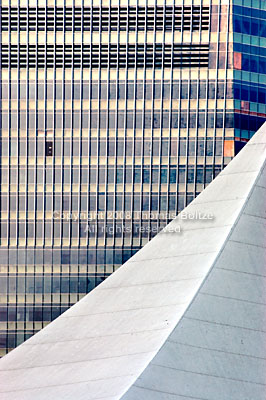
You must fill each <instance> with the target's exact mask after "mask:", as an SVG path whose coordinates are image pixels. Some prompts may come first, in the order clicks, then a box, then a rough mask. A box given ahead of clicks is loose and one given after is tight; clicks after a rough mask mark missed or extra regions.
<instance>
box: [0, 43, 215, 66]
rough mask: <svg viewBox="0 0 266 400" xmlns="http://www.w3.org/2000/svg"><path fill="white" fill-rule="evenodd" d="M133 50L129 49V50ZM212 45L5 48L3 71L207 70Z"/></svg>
mask: <svg viewBox="0 0 266 400" xmlns="http://www.w3.org/2000/svg"><path fill="white" fill-rule="evenodd" d="M129 47H130V48H129ZM208 61H209V46H208V45H206V44H203V45H199V44H196V45H183V46H182V45H179V46H178V47H175V46H173V47H172V46H168V47H167V46H162V45H161V44H158V45H157V44H155V45H154V46H151V47H150V45H149V46H148V45H146V46H138V45H130V46H128V48H127V47H126V46H125V47H121V46H120V47H119V46H117V45H116V46H115V45H112V46H110V47H109V48H108V46H99V45H92V46H90V45H68V46H56V45H49V46H46V49H45V46H43V45H28V46H27V45H20V46H17V45H2V46H1V62H0V66H1V68H72V67H74V68H135V67H136V68H162V67H166V68H182V67H186V68H187V67H190V66H191V67H208Z"/></svg>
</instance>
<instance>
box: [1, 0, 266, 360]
mask: <svg viewBox="0 0 266 400" xmlns="http://www.w3.org/2000/svg"><path fill="white" fill-rule="evenodd" d="M263 8H265V1H264V0H262V1H259V0H243V2H242V1H241V0H194V1H191V0H183V1H181V0H176V1H175V2H174V1H173V0H172V1H168V0H167V1H163V0H160V1H159V0H158V1H155V0H153V1H148V2H147V1H146V0H140V1H138V2H137V1H136V0H135V1H126V0H120V1H119V0H115V1H105V0H102V1H100V0H98V1H93V2H92V1H86V2H84V1H83V0H78V1H75V2H72V1H69V0H65V1H63V0H57V1H53V0H48V1H46V3H41V2H36V1H35V0H34V1H32V0H29V1H26V0H20V1H16V0H2V2H1V243H0V246H1V247H0V262H1V265H0V274H1V277H0V320H1V322H0V329H1V330H0V347H1V355H3V354H5V352H7V351H9V350H10V349H12V348H14V347H15V346H17V345H18V344H20V343H22V342H23V341H24V340H25V339H26V338H28V337H29V336H31V335H32V334H33V333H34V332H36V331H38V330H39V329H40V328H42V327H43V326H44V325H46V324H47V323H48V322H49V321H51V320H52V319H54V318H55V317H57V316H58V315H59V314H60V313H62V312H63V311H65V310H66V309H67V308H68V307H69V306H70V305H72V304H73V303H75V302H76V301H77V300H78V299H80V298H81V297H83V296H84V295H85V294H86V293H87V292H88V291H90V290H91V289H92V288H93V287H94V286H95V285H97V284H98V283H100V282H101V281H102V280H103V279H105V277H106V276H108V275H110V274H111V273H112V272H113V271H114V270H115V269H116V268H118V267H119V266H120V265H121V264H122V263H123V262H124V261H126V260H127V259H128V258H129V257H130V256H131V255H132V254H134V253H135V252H136V251H137V250H138V249H139V248H140V247H141V246H143V245H144V244H145V243H146V242H147V241H148V240H149V239H150V238H151V237H152V236H153V235H155V234H156V233H157V232H158V230H159V229H160V228H162V227H163V226H165V225H166V224H167V222H168V221H169V220H170V219H171V218H172V217H173V216H174V215H176V213H177V212H179V211H181V210H182V209H183V208H184V207H185V205H187V204H188V203H190V201H191V200H192V199H193V198H194V197H195V196H196V195H197V194H198V193H200V192H201V191H202V190H203V188H204V187H205V186H206V185H207V184H208V183H209V182H211V180H212V179H213V178H214V177H215V176H216V175H217V174H218V173H219V172H220V171H221V169H222V168H223V167H224V166H225V165H227V164H228V162H229V161H230V160H231V159H232V157H233V156H234V155H235V154H236V152H237V151H238V150H239V148H241V146H242V145H243V143H244V142H245V141H246V140H248V139H249V137H250V136H252V134H253V133H254V132H255V131H256V130H257V129H258V127H259V126H260V125H261V124H262V122H263V121H264V120H265V119H266V109H265V96H266V81H265V80H266V74H265V72H266V64H265V62H266V61H264V60H266V59H265V58H264V52H265V50H264V48H265V42H266V38H265V37H266V33H265V32H266V28H265V27H266V20H265V19H266V17H265V14H266V10H265V11H263Z"/></svg>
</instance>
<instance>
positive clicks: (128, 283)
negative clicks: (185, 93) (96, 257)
mask: <svg viewBox="0 0 266 400" xmlns="http://www.w3.org/2000/svg"><path fill="white" fill-rule="evenodd" d="M265 158H266V124H265V125H264V126H263V127H262V128H261V129H260V130H259V131H258V132H257V133H256V134H255V135H254V137H253V138H252V139H251V140H250V141H249V143H248V144H247V145H246V146H245V147H244V148H243V149H242V151H241V152H240V153H239V154H238V155H237V156H236V157H235V158H234V159H233V160H232V161H231V162H230V164H229V165H228V166H227V167H226V168H225V169H224V170H223V171H222V172H221V173H220V174H219V175H218V177H217V178H216V179H215V180H214V181H213V182H212V183H211V184H210V185H209V186H208V187H207V188H206V189H205V190H204V191H203V192H202V193H201V194H200V195H199V196H198V197H197V198H196V199H195V200H194V201H193V202H192V203H191V204H190V205H189V206H188V207H186V209H185V210H184V211H183V212H182V213H181V214H179V215H178V216H177V217H176V218H175V219H174V220H173V221H172V222H171V223H170V224H169V225H168V226H167V227H166V228H165V229H164V230H163V231H161V232H160V233H159V234H158V235H157V236H156V237H155V238H154V239H153V240H151V241H150V242H149V243H148V244H147V245H146V246H144V248H142V249H141V250H140V251H139V252H138V253H137V254H136V255H134V256H133V257H132V258H131V259H130V260H129V261H128V262H126V263H125V264H124V265H123V266H122V267H121V268H120V269H119V270H118V271H116V272H115V273H114V274H113V275H111V276H110V277H109V278H108V279H106V281H104V282H103V283H102V284H101V285H99V286H98V287H97V288H96V289H94V290H93V291H92V292H91V293H89V294H88V295H87V296H86V297H84V298H83V299H82V300H81V301H80V302H78V303H77V304H75V305H74V306H73V307H71V308H70V309H69V310H68V311H66V312H65V313H64V314H63V315H61V316H60V317H59V318H57V319H56V320H55V321H53V322H52V323H51V324H49V325H48V326H47V327H46V328H44V329H43V330H42V331H40V332H39V333H37V334H36V335H35V336H33V337H32V338H30V339H29V340H27V341H26V342H25V343H23V344H22V345H20V346H19V347H18V348H16V349H15V350H13V351H12V352H11V353H9V354H8V355H6V356H5V357H3V358H2V359H1V360H0V397H1V399H2V400H11V399H12V400H18V399H19V400H33V399H34V400H36V399H37V400H42V399H45V400H46V399H47V398H51V399H56V400H61V399H64V400H67V399H71V400H72V399H73V398H75V399H77V400H81V399H94V400H96V399H106V400H115V399H116V400H118V399H125V400H133V399H134V400H136V399H138V400H142V399H145V400H149V399H152V400H157V399H160V400H161V399H178V400H181V399H187V398H191V399H207V400H213V399H214V398H215V400H222V399H223V400H224V399H227V400H228V398H230V400H243V398H256V400H260V399H261V400H262V389H263V390H264V394H265V386H264V385H265V381H264V380H265V378H264V376H263V373H264V372H265V370H266V369H264V368H266V364H265V355H264V356H260V354H259V349H258V346H259V343H263V342H261V340H263V339H265V338H264V336H263V335H265V333H264V332H265V324H264V321H265V315H266V313H265V295H264V293H265V288H266V286H265V255H266V254H265V242H264V239H265V213H266V210H265V201H264V200H265V194H266V192H265V190H266V172H265ZM263 268H264V269H263ZM263 313H264V314H263ZM263 315H264V317H263ZM263 324H264V325H263ZM248 326H251V329H250V330H248V329H249V328H248ZM263 327H264V328H263ZM249 332H252V333H250V334H249ZM254 332H257V333H254ZM252 335H253V336H252ZM256 335H257V336H256ZM239 340H240V341H239ZM264 343H265V342H264ZM264 347H265V346H264ZM237 357H238V358H237ZM264 375H265V374H264ZM252 393H253V397H252Z"/></svg>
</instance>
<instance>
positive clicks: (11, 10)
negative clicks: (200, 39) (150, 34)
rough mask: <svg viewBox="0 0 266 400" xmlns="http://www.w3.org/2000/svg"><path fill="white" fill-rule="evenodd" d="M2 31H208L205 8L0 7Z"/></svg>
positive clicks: (207, 11)
mask: <svg viewBox="0 0 266 400" xmlns="http://www.w3.org/2000/svg"><path fill="white" fill-rule="evenodd" d="M0 15H1V30H2V31H27V30H29V31H36V30H37V31H54V30H56V31H96V32H97V31H98V32H99V31H154V30H155V31H156V30H157V31H182V30H191V31H198V30H208V29H209V19H210V10H209V7H208V6H204V7H200V6H184V7H177V6H165V7H160V6H156V7H152V6H146V7H141V6H138V7H133V6H132V7H101V8H99V7H82V8H81V7H64V8H63V7H47V8H44V7H28V8H26V7H0Z"/></svg>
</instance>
